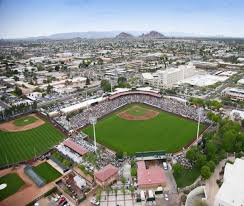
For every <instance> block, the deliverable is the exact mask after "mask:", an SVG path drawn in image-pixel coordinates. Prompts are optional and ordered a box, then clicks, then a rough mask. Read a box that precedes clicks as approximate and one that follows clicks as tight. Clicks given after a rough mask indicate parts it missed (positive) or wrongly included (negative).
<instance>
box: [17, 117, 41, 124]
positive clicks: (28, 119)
mask: <svg viewBox="0 0 244 206" xmlns="http://www.w3.org/2000/svg"><path fill="white" fill-rule="evenodd" d="M37 120H38V119H37V118H36V117H34V116H27V117H22V118H19V119H17V120H15V121H14V124H15V125H16V126H25V125H28V124H32V123H34V122H36V121H37Z"/></svg>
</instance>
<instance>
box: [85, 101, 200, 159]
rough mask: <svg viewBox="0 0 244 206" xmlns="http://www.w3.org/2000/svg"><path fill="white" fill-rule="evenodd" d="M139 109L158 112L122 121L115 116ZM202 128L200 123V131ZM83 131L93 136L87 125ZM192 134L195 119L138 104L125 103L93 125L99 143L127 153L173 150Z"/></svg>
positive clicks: (186, 141) (191, 139)
mask: <svg viewBox="0 0 244 206" xmlns="http://www.w3.org/2000/svg"><path fill="white" fill-rule="evenodd" d="M135 106H137V107H142V109H137V111H138V112H136V111H131V109H132V108H135ZM143 108H145V109H146V110H147V111H148V110H154V111H158V112H159V114H158V115H157V116H156V117H154V118H151V119H148V120H138V121H130V120H125V119H122V118H120V117H119V116H118V115H117V114H118V113H120V112H124V111H128V112H130V113H132V114H133V113H134V114H135V115H139V113H140V114H143V113H144V112H143ZM136 113H137V114H136ZM204 127H205V126H204V125H200V132H202V131H203V129H204ZM83 131H84V132H85V133H86V134H88V135H89V136H90V137H91V138H92V137H93V131H92V127H91V126H88V127H86V128H84V129H83ZM196 133H197V122H195V121H193V120H189V119H186V118H183V117H180V116H177V115H174V114H171V113H167V112H163V111H161V110H159V109H156V108H154V107H151V106H147V105H141V104H131V105H127V106H125V107H123V108H121V109H119V110H117V111H116V112H114V113H112V114H110V115H108V116H106V117H104V118H103V119H101V120H99V121H98V122H97V124H96V136H97V141H98V142H99V143H100V144H103V145H104V146H107V147H108V148H110V149H112V150H114V151H116V152H121V153H122V152H126V153H127V154H128V155H133V154H135V152H142V151H155V150H165V151H166V152H176V151H179V150H181V149H182V148H183V147H184V146H185V145H188V144H189V143H190V142H192V141H193V140H194V138H195V137H196Z"/></svg>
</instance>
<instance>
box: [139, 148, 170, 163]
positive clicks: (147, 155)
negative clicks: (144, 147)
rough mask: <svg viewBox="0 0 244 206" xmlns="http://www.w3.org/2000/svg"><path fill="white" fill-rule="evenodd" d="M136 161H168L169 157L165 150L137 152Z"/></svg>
mask: <svg viewBox="0 0 244 206" xmlns="http://www.w3.org/2000/svg"><path fill="white" fill-rule="evenodd" d="M135 156H136V161H138V160H144V161H145V160H163V161H166V159H167V156H166V155H165V151H164V150H159V151H147V152H136V154H135Z"/></svg>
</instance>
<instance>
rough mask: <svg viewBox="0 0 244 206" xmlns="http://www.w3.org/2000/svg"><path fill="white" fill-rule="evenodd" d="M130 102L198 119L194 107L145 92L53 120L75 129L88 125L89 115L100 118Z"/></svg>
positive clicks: (120, 97) (121, 97) (125, 96)
mask: <svg viewBox="0 0 244 206" xmlns="http://www.w3.org/2000/svg"><path fill="white" fill-rule="evenodd" d="M130 103H144V104H148V105H151V106H153V107H157V108H159V109H161V110H164V111H166V112H171V113H174V114H177V115H180V116H183V117H186V118H189V119H193V120H196V121H197V120H198V111H197V108H195V107H192V106H189V105H186V104H184V103H182V102H179V101H177V100H173V99H168V98H164V97H162V98H159V97H154V96H150V95H145V94H130V95H124V96H119V97H117V98H114V99H110V100H105V101H103V102H100V103H98V104H96V105H93V106H90V107H89V108H86V109H84V110H83V111H82V112H80V113H78V114H76V115H74V116H72V117H71V118H69V119H68V120H67V118H65V117H62V116H61V117H56V118H55V120H56V121H57V122H58V123H59V124H60V125H62V126H63V127H64V128H65V129H66V130H68V131H70V130H76V129H78V128H82V127H84V126H86V125H88V124H89V123H90V117H96V118H97V119H99V118H102V117H103V116H105V115H107V114H109V113H111V112H113V111H115V110H116V109H118V108H120V107H123V106H124V105H126V104H130ZM201 120H202V121H204V120H205V118H204V117H202V118H201Z"/></svg>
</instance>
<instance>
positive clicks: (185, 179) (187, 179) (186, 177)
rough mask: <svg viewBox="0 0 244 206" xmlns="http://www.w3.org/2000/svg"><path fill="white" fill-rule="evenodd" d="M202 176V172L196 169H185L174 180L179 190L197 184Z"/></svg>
mask: <svg viewBox="0 0 244 206" xmlns="http://www.w3.org/2000/svg"><path fill="white" fill-rule="evenodd" d="M199 176H200V170H199V169H198V168H196V167H194V168H192V169H185V168H184V169H183V171H182V172H181V174H180V175H179V176H177V175H175V174H174V178H175V181H176V184H177V187H178V188H182V187H186V186H189V185H191V184H192V183H194V182H195V180H196V179H197V178H198V177H199Z"/></svg>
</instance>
